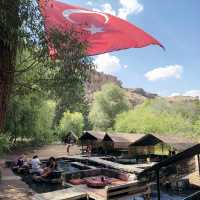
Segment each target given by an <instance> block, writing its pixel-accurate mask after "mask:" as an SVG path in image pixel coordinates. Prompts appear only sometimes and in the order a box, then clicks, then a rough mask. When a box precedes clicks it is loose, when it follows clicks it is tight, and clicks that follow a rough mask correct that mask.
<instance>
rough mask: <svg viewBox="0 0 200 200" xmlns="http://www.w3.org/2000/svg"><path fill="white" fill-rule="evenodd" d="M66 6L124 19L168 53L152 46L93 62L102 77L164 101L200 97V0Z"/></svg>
mask: <svg viewBox="0 0 200 200" xmlns="http://www.w3.org/2000/svg"><path fill="white" fill-rule="evenodd" d="M62 1H64V2H67V3H69V4H76V5H80V6H82V7H85V8H89V9H99V10H101V11H105V12H109V13H112V14H115V15H117V16H119V17H121V18H124V19H126V20H128V21H129V22H131V23H134V24H135V25H137V26H139V27H140V28H142V29H143V30H145V31H146V32H148V33H150V34H151V35H152V36H154V37H155V38H156V39H158V40H159V41H160V42H161V43H162V44H163V45H164V46H165V48H166V51H163V50H162V49H161V48H159V47H157V46H149V47H145V48H141V49H128V50H121V51H118V52H113V53H109V54H106V55H101V56H97V57H94V60H95V63H96V64H97V65H98V70H99V71H104V72H105V73H110V74H113V75H116V76H117V77H118V78H119V79H120V80H121V81H122V82H123V86H124V87H129V88H136V87H140V88H144V89H145V90H147V91H149V92H155V93H158V94H160V95H163V96H169V95H172V94H174V93H177V94H182V95H192V96H196V95H198V96H200V78H199V75H200V20H199V19H200V12H199V8H200V1H199V0H88V1H87V0H62ZM102 60H104V64H102V62H100V61H102Z"/></svg>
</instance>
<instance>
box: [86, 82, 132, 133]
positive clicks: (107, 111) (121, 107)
mask: <svg viewBox="0 0 200 200" xmlns="http://www.w3.org/2000/svg"><path fill="white" fill-rule="evenodd" d="M129 107H130V103H129V101H128V98H127V96H126V95H125V92H124V91H123V89H122V88H120V87H119V86H117V85H115V84H113V83H110V84H105V85H104V86H103V87H102V89H101V91H99V92H96V93H95V94H94V101H93V103H92V106H91V110H90V113H89V119H90V121H91V123H92V125H93V127H94V128H95V129H101V130H106V129H108V128H112V127H113V125H114V122H115V117H116V116H117V114H119V113H121V112H124V111H127V110H128V109H129Z"/></svg>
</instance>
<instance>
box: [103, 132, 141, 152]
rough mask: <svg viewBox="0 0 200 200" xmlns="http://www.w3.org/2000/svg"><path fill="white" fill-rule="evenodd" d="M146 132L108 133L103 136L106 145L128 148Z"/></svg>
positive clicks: (115, 147) (114, 147)
mask: <svg viewBox="0 0 200 200" xmlns="http://www.w3.org/2000/svg"><path fill="white" fill-rule="evenodd" d="M144 136H145V135H144V134H134V133H132V134H131V133H106V134H105V136H104V138H103V143H104V147H105V148H106V147H107V146H108V145H109V146H110V147H112V148H113V149H122V150H123V149H125V150H128V147H129V145H130V144H131V143H133V142H135V141H137V140H139V139H141V138H142V137H144Z"/></svg>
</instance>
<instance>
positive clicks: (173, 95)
mask: <svg viewBox="0 0 200 200" xmlns="http://www.w3.org/2000/svg"><path fill="white" fill-rule="evenodd" d="M180 95H181V93H178V92H174V93H172V94H171V95H170V97H175V96H180Z"/></svg>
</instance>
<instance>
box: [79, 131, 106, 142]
mask: <svg viewBox="0 0 200 200" xmlns="http://www.w3.org/2000/svg"><path fill="white" fill-rule="evenodd" d="M104 136H105V132H101V131H84V132H83V135H82V136H81V137H80V138H79V139H80V140H88V139H89V140H98V141H102V140H103V138H104Z"/></svg>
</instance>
